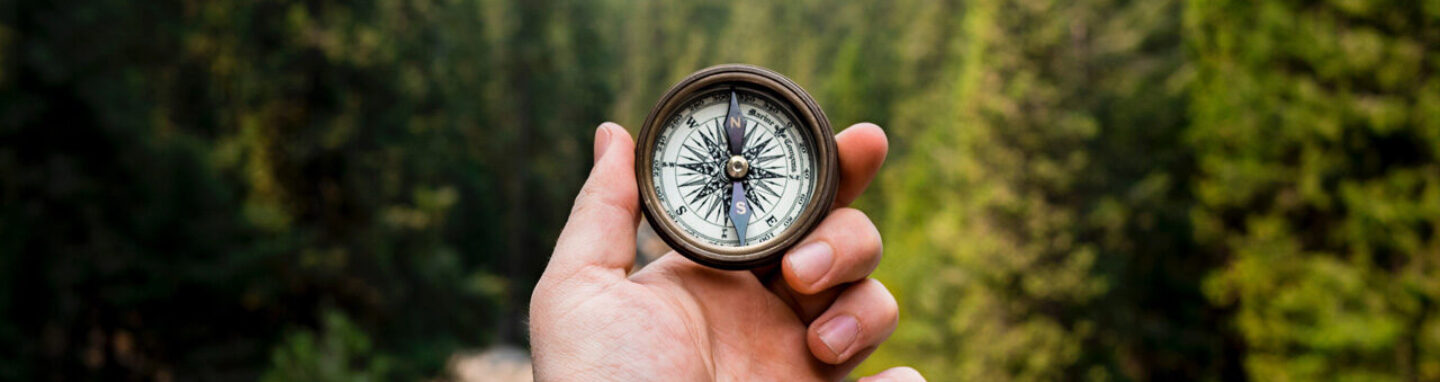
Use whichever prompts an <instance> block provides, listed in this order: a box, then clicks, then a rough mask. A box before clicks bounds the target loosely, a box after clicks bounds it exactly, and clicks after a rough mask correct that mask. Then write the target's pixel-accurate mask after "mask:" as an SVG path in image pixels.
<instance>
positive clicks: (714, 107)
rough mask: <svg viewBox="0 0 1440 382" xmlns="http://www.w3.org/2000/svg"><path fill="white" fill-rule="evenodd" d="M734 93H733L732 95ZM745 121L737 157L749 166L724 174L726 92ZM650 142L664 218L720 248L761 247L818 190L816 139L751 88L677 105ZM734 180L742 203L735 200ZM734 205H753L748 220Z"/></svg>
mask: <svg viewBox="0 0 1440 382" xmlns="http://www.w3.org/2000/svg"><path fill="white" fill-rule="evenodd" d="M732 92H733V93H732ZM732 94H733V96H734V98H735V100H736V101H737V102H736V105H737V106H738V108H739V115H740V121H741V123H743V124H744V128H743V137H744V138H743V140H742V141H743V143H742V144H741V147H742V148H741V150H740V152H741V154H740V156H741V157H743V158H744V162H745V164H746V165H747V166H748V171H746V173H745V174H744V175H743V176H741V177H734V176H732V175H731V174H729V173H727V171H726V166H727V164H729V163H731V158H732V157H733V156H734V155H732V154H731V152H730V149H729V144H730V141H729V138H728V137H729V135H728V134H727V130H726V121H727V118H726V117H727V115H728V114H729V113H730V108H731V102H730V101H731V97H732ZM660 128H661V130H660V131H659V134H658V136H657V137H656V139H655V144H654V151H653V160H652V162H651V171H650V172H651V177H652V180H653V183H654V187H655V191H656V197H657V198H656V199H657V200H658V201H659V205H660V206H661V208H662V209H663V210H664V212H663V213H664V214H665V217H667V218H669V219H670V220H671V221H673V222H675V225H676V226H678V227H679V229H680V230H681V231H683V232H684V233H685V234H686V235H689V236H690V237H691V238H694V239H695V240H698V241H700V242H702V243H706V244H710V245H713V246H719V247H739V246H742V241H741V240H740V237H739V235H738V234H737V232H738V229H737V227H740V226H743V227H746V228H745V240H744V241H743V243H744V244H743V245H759V244H764V243H766V242H768V241H770V240H773V239H774V238H776V237H777V236H778V235H779V234H781V233H783V232H785V231H786V230H787V229H788V228H790V227H791V226H792V225H794V224H795V222H796V221H797V220H798V219H800V217H801V214H802V213H803V212H805V207H806V206H807V205H808V204H809V202H810V200H811V198H812V196H813V195H814V193H815V162H816V161H815V150H814V149H813V148H814V142H813V140H812V139H811V138H810V136H809V134H807V133H806V130H805V129H804V128H803V127H802V126H801V125H799V124H798V123H797V122H796V118H795V116H794V115H792V113H791V112H790V111H789V110H787V108H785V107H784V106H783V104H782V103H781V102H780V101H778V100H776V99H774V98H772V97H770V96H768V95H765V94H763V93H760V92H756V91H753V90H748V89H737V90H733V91H732V90H730V89H713V90H712V91H710V92H708V93H701V94H699V95H697V96H695V97H693V98H691V99H690V100H688V101H686V102H685V103H683V104H681V106H680V107H679V108H678V109H677V110H676V112H675V113H674V114H673V116H672V117H670V118H669V119H668V120H665V122H664V124H663V125H661V126H660ZM736 182H738V183H739V184H740V185H741V189H742V191H741V194H742V195H744V199H745V200H744V201H743V202H744V203H740V204H736V203H734V200H733V195H735V194H734V192H732V189H733V188H732V186H733V184H734V183H736ZM732 209H750V210H751V211H750V212H748V213H746V214H743V215H744V217H742V218H743V219H745V220H746V222H744V223H743V225H737V224H736V222H734V221H732V216H731V214H730V212H731V210H732Z"/></svg>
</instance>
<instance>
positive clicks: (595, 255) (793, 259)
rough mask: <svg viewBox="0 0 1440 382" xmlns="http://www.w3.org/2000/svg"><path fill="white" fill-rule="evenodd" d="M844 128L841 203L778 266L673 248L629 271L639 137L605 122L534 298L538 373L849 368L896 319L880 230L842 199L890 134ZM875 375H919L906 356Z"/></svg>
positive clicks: (670, 377) (664, 376)
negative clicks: (713, 260) (715, 261)
mask: <svg viewBox="0 0 1440 382" xmlns="http://www.w3.org/2000/svg"><path fill="white" fill-rule="evenodd" d="M835 140H836V143H837V144H838V146H839V147H838V148H839V152H840V174H841V175H840V190H839V192H838V193H837V196H836V199H835V202H834V206H835V207H834V208H835V210H833V211H832V212H831V213H830V215H829V216H827V217H826V218H825V220H824V221H822V222H821V223H820V226H819V227H817V228H816V229H815V231H814V232H812V233H811V234H810V235H809V236H807V237H806V238H805V239H804V240H802V241H801V242H800V244H799V245H796V246H795V248H792V249H791V250H790V252H789V253H786V254H785V257H784V260H783V261H782V262H781V266H780V267H779V268H780V269H779V270H775V269H773V267H772V269H770V270H760V271H721V270H716V269H712V268H707V267H705V266H701V265H699V264H696V263H694V262H691V261H690V260H688V259H686V258H684V257H682V256H680V255H678V254H676V253H674V252H671V253H668V254H666V255H664V256H662V257H660V258H659V259H658V260H656V261H655V262H654V263H651V264H650V265H648V266H646V267H645V268H644V269H641V270H640V271H638V272H635V274H633V275H630V274H629V273H630V270H631V267H632V266H633V265H634V259H635V229H636V226H637V225H638V222H639V218H640V214H639V196H638V194H637V193H636V184H635V167H634V160H635V158H634V151H635V148H634V145H635V144H634V141H633V140H632V139H631V138H630V135H629V133H627V132H626V131H625V130H624V129H623V128H621V127H620V126H618V125H615V124H612V123H606V124H602V125H601V126H600V128H599V129H598V130H597V131H596V133H595V167H594V168H593V169H592V170H591V171H590V179H589V180H587V181H586V182H585V186H584V188H582V189H581V190H580V196H579V197H577V198H576V200H575V206H574V208H573V209H572V210H571V213H570V220H569V222H568V223H567V224H566V225H565V229H564V231H563V232H561V233H560V238H559V240H558V241H557V243H556V244H555V253H554V254H552V255H551V257H550V264H549V266H548V267H547V268H546V269H545V274H544V275H543V276H542V277H541V278H540V282H539V284H538V285H536V287H535V292H534V295H533V296H532V298H531V303H530V325H531V329H530V331H531V332H530V334H531V347H532V349H533V353H534V359H535V376H536V378H537V379H538V380H541V381H571V380H584V381H594V380H615V381H642V380H661V381H696V380H745V381H782V380H783V381H800V380H829V381H833V380H839V379H841V378H843V377H844V376H845V375H846V374H848V373H849V372H850V371H851V370H852V369H854V368H855V365H857V364H859V363H860V361H862V360H864V359H865V357H867V356H869V355H870V353H871V352H872V351H874V350H875V348H876V346H878V345H880V343H881V342H882V341H884V340H885V339H886V338H887V337H889V336H890V333H891V332H893V331H894V330H895V324H896V320H897V318H898V312H897V307H896V304H895V298H894V297H893V296H891V295H890V292H889V291H888V290H886V289H885V287H884V286H883V285H881V284H880V282H879V281H875V280H874V279H870V278H868V276H869V274H870V272H871V271H873V270H874V269H875V267H876V266H877V265H878V264H879V263H880V255H881V251H882V250H881V242H880V233H879V231H878V230H876V229H875V225H874V224H873V223H871V222H870V219H869V218H868V217H866V216H865V214H864V213H862V212H860V211H859V210H856V209H853V208H846V207H845V206H846V205H848V204H850V202H851V201H853V200H855V198H856V197H857V196H859V195H860V192H861V191H864V189H865V187H866V186H867V185H869V183H870V180H871V179H872V178H873V177H874V176H875V172H876V171H877V170H878V169H879V168H880V164H881V163H882V162H884V160H885V154H886V151H887V150H888V143H887V141H886V139H885V133H884V132H883V131H882V130H880V128H879V127H877V126H875V125H872V124H859V125H855V126H852V127H850V128H849V129H846V130H845V131H844V132H842V133H840V134H839V135H837V136H836V137H835ZM877 377H884V378H886V379H887V380H915V381H919V380H923V379H922V378H921V377H920V374H919V373H917V372H915V370H913V369H910V368H907V367H900V368H894V369H890V370H886V371H885V372H882V373H880V374H879V375H876V376H872V377H871V378H877ZM868 379H869V378H867V379H862V381H864V380H868ZM877 379H879V378H877Z"/></svg>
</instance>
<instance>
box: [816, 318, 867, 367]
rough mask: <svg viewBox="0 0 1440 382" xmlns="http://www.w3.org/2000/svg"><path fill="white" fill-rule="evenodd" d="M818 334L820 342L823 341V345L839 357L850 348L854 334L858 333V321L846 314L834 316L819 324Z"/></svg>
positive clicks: (853, 340)
mask: <svg viewBox="0 0 1440 382" xmlns="http://www.w3.org/2000/svg"><path fill="white" fill-rule="evenodd" d="M818 334H819V335H820V342H824V343H825V347H827V348H830V352H831V353H834V354H835V357H840V354H841V353H843V352H845V349H848V348H850V343H851V342H855V336H856V335H859V334H860V322H859V321H856V320H855V317H851V316H850V315H848V314H847V315H840V316H836V317H835V318H832V319H830V321H828V322H826V323H825V324H824V325H821V326H820V330H819V333H818Z"/></svg>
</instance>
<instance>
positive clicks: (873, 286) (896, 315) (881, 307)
mask: <svg viewBox="0 0 1440 382" xmlns="http://www.w3.org/2000/svg"><path fill="white" fill-rule="evenodd" d="M865 286H866V287H867V288H868V289H870V290H871V294H872V295H873V297H871V298H872V299H874V304H875V307H874V309H875V312H876V313H877V314H878V315H879V317H880V318H881V319H883V320H884V321H885V322H886V325H887V326H889V327H890V328H894V327H895V324H896V323H897V322H899V320H900V304H899V302H897V301H896V300H895V295H893V294H891V293H890V290H889V289H886V288H885V284H882V283H880V280H876V279H873V278H872V279H865Z"/></svg>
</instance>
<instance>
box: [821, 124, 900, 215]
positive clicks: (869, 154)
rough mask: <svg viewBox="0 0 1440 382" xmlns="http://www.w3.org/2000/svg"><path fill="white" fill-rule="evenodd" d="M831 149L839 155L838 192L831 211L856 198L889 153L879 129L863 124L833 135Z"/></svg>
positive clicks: (887, 143)
mask: <svg viewBox="0 0 1440 382" xmlns="http://www.w3.org/2000/svg"><path fill="white" fill-rule="evenodd" d="M835 146H836V149H837V150H838V151H839V152H840V190H839V191H838V192H836V193H835V205H834V206H833V207H831V208H843V207H845V206H849V205H850V203H852V202H854V201H855V198H857V197H860V193H861V192H864V191H865V188H866V187H868V186H870V181H871V180H873V179H875V173H876V172H878V171H880V165H881V164H883V163H885V154H887V153H888V152H889V151H890V141H889V139H887V138H886V137H885V130H882V129H880V126H876V125H875V124H873V123H869V122H864V123H857V124H854V125H852V126H850V127H849V128H846V129H845V131H841V132H840V134H836V135H835Z"/></svg>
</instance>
